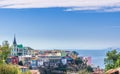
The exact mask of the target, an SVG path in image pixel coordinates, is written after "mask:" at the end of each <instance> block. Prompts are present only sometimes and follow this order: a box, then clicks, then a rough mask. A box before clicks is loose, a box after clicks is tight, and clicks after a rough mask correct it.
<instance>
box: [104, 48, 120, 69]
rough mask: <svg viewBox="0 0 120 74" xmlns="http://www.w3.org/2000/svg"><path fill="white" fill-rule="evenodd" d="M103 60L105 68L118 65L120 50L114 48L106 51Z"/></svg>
mask: <svg viewBox="0 0 120 74" xmlns="http://www.w3.org/2000/svg"><path fill="white" fill-rule="evenodd" d="M104 62H105V70H109V69H113V68H117V67H120V52H117V51H116V50H112V51H108V52H107V53H106V58H105V60H104Z"/></svg>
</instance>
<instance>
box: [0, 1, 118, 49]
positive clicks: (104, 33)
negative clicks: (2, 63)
mask: <svg viewBox="0 0 120 74" xmlns="http://www.w3.org/2000/svg"><path fill="white" fill-rule="evenodd" d="M0 2H1V3H0V5H1V6H0V42H1V43H2V41H4V40H8V41H9V43H10V44H12V42H13V38H14V34H16V39H17V42H18V44H23V45H24V46H30V47H32V48H35V49H106V48H109V47H118V48H119V47H120V34H119V32H120V21H119V19H120V10H119V3H120V2H119V0H114V1H113V0H110V1H106V0H101V1H100V2H99V4H98V2H97V0H93V1H91V2H90V1H89V0H86V1H85V2H84V1H82V0H75V1H74V2H73V1H72V0H71V1H70V2H69V1H68V0H63V1H59V0H58V2H57V1H54V0H52V2H50V1H48V0H39V1H38V0H35V1H31V2H32V3H33V4H31V2H28V1H21V2H20V1H11V2H9V0H5V1H4V0H2V1H0ZM41 2H43V3H42V4H41ZM46 2H47V3H48V4H47V5H46V4H45V3H46ZM68 2H69V3H68ZM77 2H78V3H77ZM36 3H37V4H36ZM76 3H77V4H76ZM87 3H88V4H87ZM40 4H41V5H40ZM56 4H58V5H56Z"/></svg>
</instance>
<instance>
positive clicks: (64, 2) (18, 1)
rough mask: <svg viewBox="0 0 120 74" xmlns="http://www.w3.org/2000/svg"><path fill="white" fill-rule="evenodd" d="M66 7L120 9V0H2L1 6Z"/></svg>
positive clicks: (69, 8)
mask: <svg viewBox="0 0 120 74" xmlns="http://www.w3.org/2000/svg"><path fill="white" fill-rule="evenodd" d="M51 7H64V8H68V9H67V10H66V11H74V10H102V11H106V12H113V11H120V0H0V8H51Z"/></svg>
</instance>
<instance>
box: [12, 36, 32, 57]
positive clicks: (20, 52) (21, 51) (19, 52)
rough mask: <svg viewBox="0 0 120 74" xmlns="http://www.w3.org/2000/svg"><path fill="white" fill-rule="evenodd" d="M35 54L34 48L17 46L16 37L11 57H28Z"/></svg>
mask: <svg viewBox="0 0 120 74" xmlns="http://www.w3.org/2000/svg"><path fill="white" fill-rule="evenodd" d="M33 54H34V52H33V49H32V48H30V47H24V46H23V45H22V44H17V41H16V37H15V36H14V41H13V45H12V46H11V56H26V55H33Z"/></svg>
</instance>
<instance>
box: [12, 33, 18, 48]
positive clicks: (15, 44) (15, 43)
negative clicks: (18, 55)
mask: <svg viewBox="0 0 120 74" xmlns="http://www.w3.org/2000/svg"><path fill="white" fill-rule="evenodd" d="M13 45H14V47H16V46H17V42H16V37H15V35H14V41H13Z"/></svg>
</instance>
